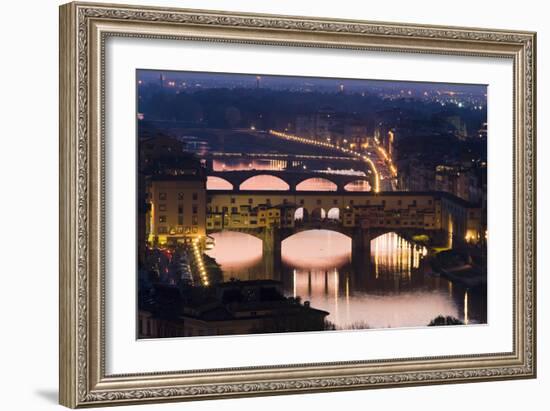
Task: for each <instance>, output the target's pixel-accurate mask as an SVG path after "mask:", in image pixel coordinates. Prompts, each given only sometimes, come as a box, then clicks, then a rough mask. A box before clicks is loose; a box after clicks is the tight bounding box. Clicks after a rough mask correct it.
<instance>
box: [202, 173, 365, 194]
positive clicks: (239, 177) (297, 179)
mask: <svg viewBox="0 0 550 411" xmlns="http://www.w3.org/2000/svg"><path fill="white" fill-rule="evenodd" d="M262 175H267V176H272V177H276V178H278V179H280V180H282V181H283V182H284V183H286V184H287V185H288V191H291V192H293V191H301V190H297V186H298V185H299V184H300V183H302V182H304V181H307V180H311V179H322V180H326V181H328V182H330V183H332V184H334V185H335V190H334V191H347V190H346V189H345V186H346V185H347V184H349V183H353V182H362V181H365V182H368V183H369V184H370V185H371V187H372V185H373V181H372V180H373V177H372V176H371V175H366V176H361V175H349V174H336V173H325V172H318V171H306V170H304V171H286V170H285V171H278V170H238V171H209V172H208V176H209V177H218V178H221V179H223V180H225V181H227V182H228V183H229V184H231V186H232V187H233V190H234V191H243V190H242V189H241V186H242V184H243V183H245V182H246V181H248V180H250V179H252V178H254V177H257V176H262ZM266 190H268V189H266ZM255 191H262V190H255Z"/></svg>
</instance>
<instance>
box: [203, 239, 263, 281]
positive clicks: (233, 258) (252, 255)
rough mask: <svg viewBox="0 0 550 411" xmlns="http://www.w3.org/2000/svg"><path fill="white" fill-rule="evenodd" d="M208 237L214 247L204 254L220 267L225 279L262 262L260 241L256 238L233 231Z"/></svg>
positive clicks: (236, 275)
mask: <svg viewBox="0 0 550 411" xmlns="http://www.w3.org/2000/svg"><path fill="white" fill-rule="evenodd" d="M210 236H211V237H213V238H214V241H215V244H216V245H215V247H214V248H213V249H212V250H208V251H206V254H208V255H209V256H210V257H212V258H215V259H216V261H217V262H218V263H219V264H220V265H221V268H222V270H223V272H224V278H226V279H228V278H230V277H232V276H234V277H238V273H239V272H243V271H245V270H246V269H247V268H250V267H253V266H254V265H255V264H258V263H259V262H260V261H261V260H262V241H261V240H260V239H258V238H256V237H253V236H251V235H248V234H244V233H238V232H233V231H224V232H221V233H213V234H210ZM244 250H246V252H244ZM242 279H244V280H246V279H247V278H242Z"/></svg>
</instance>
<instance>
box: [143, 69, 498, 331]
mask: <svg viewBox="0 0 550 411" xmlns="http://www.w3.org/2000/svg"><path fill="white" fill-rule="evenodd" d="M136 90H137V96H138V99H137V107H136V109H137V112H136V119H137V120H136V121H137V125H138V127H137V130H138V133H137V139H138V151H139V155H138V160H139V161H138V168H137V170H136V171H137V173H138V182H139V186H138V187H139V190H138V198H137V210H138V215H139V218H138V225H139V227H138V232H139V236H138V237H139V238H138V244H137V250H138V262H139V264H138V266H139V270H138V278H139V287H138V295H139V298H138V305H139V310H138V314H139V318H138V330H137V334H138V337H139V338H162V337H176V336H179V337H191V336H200V335H212V336H213V335H228V334H256V333H271V332H299V331H304V332H306V331H336V330H350V329H368V328H386V327H390V328H393V327H414V326H428V325H429V326H438V325H468V324H479V323H481V324H483V323H485V322H486V321H487V305H486V304H487V303H486V287H487V283H486V281H487V276H486V270H487V267H486V237H487V217H486V193H487V106H486V104H487V98H486V93H487V87H486V86H484V85H456V84H442V83H411V82H399V81H383V82H380V81H373V80H355V79H353V80H350V79H325V78H310V77H285V76H264V75H255V74H251V75H242V74H226V73H225V74H219V73H189V72H183V73H182V72H166V71H151V70H139V71H138V72H137V78H136Z"/></svg>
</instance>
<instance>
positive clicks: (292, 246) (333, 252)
mask: <svg viewBox="0 0 550 411" xmlns="http://www.w3.org/2000/svg"><path fill="white" fill-rule="evenodd" d="M281 252H282V258H283V262H284V263H286V264H288V265H290V266H292V267H297V268H329V269H330V268H333V267H339V266H341V265H342V264H345V263H347V262H349V260H350V257H351V238H349V237H348V236H345V235H344V234H341V233H337V232H334V231H329V230H309V231H302V232H301V233H298V234H295V235H293V236H291V237H289V238H287V239H286V240H284V241H283V243H282V246H281Z"/></svg>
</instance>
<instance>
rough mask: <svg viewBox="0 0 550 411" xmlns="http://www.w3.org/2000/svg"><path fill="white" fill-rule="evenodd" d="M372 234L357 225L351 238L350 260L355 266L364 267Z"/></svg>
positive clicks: (369, 251) (367, 258)
mask: <svg viewBox="0 0 550 411" xmlns="http://www.w3.org/2000/svg"><path fill="white" fill-rule="evenodd" d="M371 240H372V235H371V232H370V230H368V229H363V228H361V227H357V228H355V229H354V230H353V236H352V240H351V261H352V264H353V265H354V266H355V267H364V266H365V263H368V262H369V260H370V253H371V247H370V242H371Z"/></svg>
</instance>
